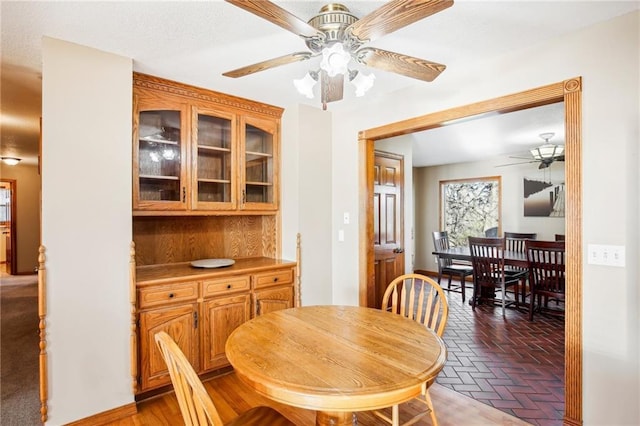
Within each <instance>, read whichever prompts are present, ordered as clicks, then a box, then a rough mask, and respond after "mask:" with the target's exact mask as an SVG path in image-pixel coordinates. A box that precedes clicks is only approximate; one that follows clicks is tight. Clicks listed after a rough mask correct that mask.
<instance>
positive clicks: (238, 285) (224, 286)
mask: <svg viewBox="0 0 640 426" xmlns="http://www.w3.org/2000/svg"><path fill="white" fill-rule="evenodd" d="M249 282H250V281H249V276H248V275H245V276H239V277H228V278H223V279H218V280H208V281H204V282H203V283H202V297H205V298H206V297H208V296H219V295H221V294H225V293H231V292H236V291H241V290H246V291H249V287H250V286H249Z"/></svg>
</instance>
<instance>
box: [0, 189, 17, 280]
mask: <svg viewBox="0 0 640 426" xmlns="http://www.w3.org/2000/svg"><path fill="white" fill-rule="evenodd" d="M0 182H5V183H8V184H9V190H10V191H11V223H10V224H9V232H10V233H11V235H10V237H9V238H10V239H11V258H10V259H7V261H8V263H9V268H10V270H11V275H17V273H18V251H17V242H18V239H17V234H16V232H17V229H18V227H17V220H18V217H17V211H18V210H17V206H16V202H17V199H18V196H17V194H16V191H17V189H18V188H17V183H16V180H15V179H5V178H2V179H0Z"/></svg>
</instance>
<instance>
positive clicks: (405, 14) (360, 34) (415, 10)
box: [347, 0, 453, 42]
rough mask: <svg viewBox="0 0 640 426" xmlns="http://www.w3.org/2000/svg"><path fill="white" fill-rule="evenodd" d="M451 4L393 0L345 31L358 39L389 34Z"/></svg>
mask: <svg viewBox="0 0 640 426" xmlns="http://www.w3.org/2000/svg"><path fill="white" fill-rule="evenodd" d="M451 5H453V0H427V1H415V0H394V1H390V2H388V3H385V4H384V5H383V6H381V7H379V8H378V9H376V10H374V11H373V12H371V13H370V14H368V15H367V16H365V17H363V18H361V19H359V20H358V21H356V22H354V23H353V24H351V25H350V26H349V27H348V28H347V31H348V32H350V34H351V35H353V36H354V37H356V38H358V39H359V40H360V41H362V42H365V41H371V40H374V39H376V38H379V37H381V36H383V35H386V34H390V33H392V32H394V31H396V30H398V29H400V28H402V27H406V26H407V25H409V24H412V23H414V22H416V21H419V20H421V19H423V18H426V17H427V16H430V15H433V14H434V13H438V12H440V11H441V10H444V9H446V8H448V7H450V6H451Z"/></svg>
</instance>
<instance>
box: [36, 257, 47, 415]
mask: <svg viewBox="0 0 640 426" xmlns="http://www.w3.org/2000/svg"><path fill="white" fill-rule="evenodd" d="M38 252H39V255H38V317H39V318H40V322H39V324H38V328H39V330H40V420H41V421H42V423H45V422H46V421H47V418H48V417H47V399H48V389H49V386H48V378H47V374H48V373H47V330H46V327H47V323H46V320H47V287H46V282H47V270H46V266H45V260H46V257H45V254H44V252H45V248H44V246H43V245H41V246H40V248H39V250H38Z"/></svg>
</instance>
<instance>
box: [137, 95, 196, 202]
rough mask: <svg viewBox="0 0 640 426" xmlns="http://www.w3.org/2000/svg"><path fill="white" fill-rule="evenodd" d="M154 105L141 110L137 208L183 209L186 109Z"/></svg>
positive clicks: (138, 132)
mask: <svg viewBox="0 0 640 426" xmlns="http://www.w3.org/2000/svg"><path fill="white" fill-rule="evenodd" d="M152 108H153V107H151V108H145V106H141V108H139V110H138V116H137V119H138V122H137V123H136V124H137V126H136V129H137V132H136V139H137V140H136V141H135V145H134V146H136V147H137V150H136V151H135V152H134V156H135V157H136V158H135V160H136V161H135V162H134V164H136V163H137V170H134V173H136V177H137V179H135V180H134V209H135V208H138V209H151V210H155V209H158V210H170V209H179V210H182V209H185V208H186V207H187V194H186V185H185V178H186V172H185V167H184V161H185V159H184V156H185V154H186V149H185V146H184V134H183V133H184V132H183V125H182V120H183V118H184V116H185V111H183V110H176V109H160V108H158V109H152ZM134 167H135V166H134Z"/></svg>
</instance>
